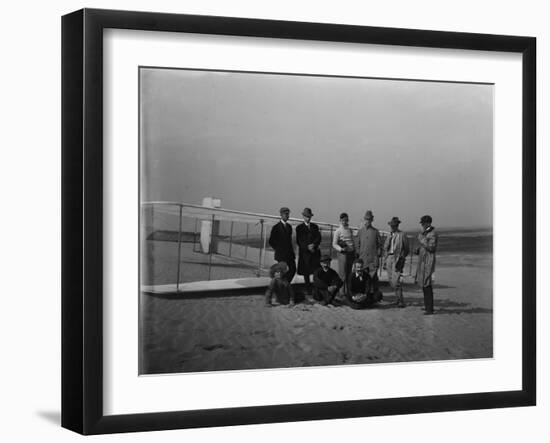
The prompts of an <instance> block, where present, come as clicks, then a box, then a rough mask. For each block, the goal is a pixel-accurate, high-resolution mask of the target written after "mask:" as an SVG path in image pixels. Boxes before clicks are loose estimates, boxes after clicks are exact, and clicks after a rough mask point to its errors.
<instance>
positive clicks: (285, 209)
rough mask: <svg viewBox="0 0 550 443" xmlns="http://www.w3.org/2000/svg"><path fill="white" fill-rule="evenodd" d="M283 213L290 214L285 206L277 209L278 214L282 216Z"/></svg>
mask: <svg viewBox="0 0 550 443" xmlns="http://www.w3.org/2000/svg"><path fill="white" fill-rule="evenodd" d="M283 212H290V209H288V208H287V207H286V206H283V207H282V208H281V209H279V214H282V213H283Z"/></svg>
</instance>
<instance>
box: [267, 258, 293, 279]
mask: <svg viewBox="0 0 550 443" xmlns="http://www.w3.org/2000/svg"><path fill="white" fill-rule="evenodd" d="M276 272H280V273H281V274H286V273H287V272H288V265H287V264H286V262H284V261H280V262H278V263H275V264H274V265H271V267H270V268H269V275H270V276H271V278H273V277H274V276H275V273H276Z"/></svg>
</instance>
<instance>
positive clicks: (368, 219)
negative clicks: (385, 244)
mask: <svg viewBox="0 0 550 443" xmlns="http://www.w3.org/2000/svg"><path fill="white" fill-rule="evenodd" d="M363 218H364V220H365V224H364V225H363V226H362V227H361V228H360V229H359V231H358V232H357V255H358V257H359V258H360V259H361V260H363V264H364V266H365V267H366V268H367V271H368V273H369V276H370V278H369V288H368V293H369V294H377V293H378V260H379V257H380V256H381V255H382V237H381V236H380V231H379V230H378V229H376V228H375V227H374V226H373V225H372V221H373V220H374V215H373V213H372V211H370V210H369V211H367V212H366V213H365V217H363Z"/></svg>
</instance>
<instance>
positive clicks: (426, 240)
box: [415, 215, 437, 315]
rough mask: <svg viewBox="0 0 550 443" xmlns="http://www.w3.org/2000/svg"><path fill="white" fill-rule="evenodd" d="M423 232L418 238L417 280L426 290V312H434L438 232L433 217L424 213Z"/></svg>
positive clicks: (421, 221) (423, 289)
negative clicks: (434, 276)
mask: <svg viewBox="0 0 550 443" xmlns="http://www.w3.org/2000/svg"><path fill="white" fill-rule="evenodd" d="M420 224H421V225H422V232H420V233H419V234H418V237H417V240H418V243H419V247H418V248H417V249H416V251H415V252H416V253H417V254H418V266H417V267H416V282H417V283H418V285H420V286H421V287H422V291H423V292H424V308H425V310H426V312H425V314H427V315H429V314H433V312H434V292H433V286H432V283H433V274H434V272H435V252H436V250H437V233H436V232H435V229H434V227H433V226H432V217H431V216H429V215H424V216H422V218H421V219H420Z"/></svg>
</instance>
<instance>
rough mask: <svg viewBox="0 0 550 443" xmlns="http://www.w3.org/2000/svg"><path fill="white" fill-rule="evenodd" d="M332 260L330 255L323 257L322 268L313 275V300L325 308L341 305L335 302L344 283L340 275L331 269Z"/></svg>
mask: <svg viewBox="0 0 550 443" xmlns="http://www.w3.org/2000/svg"><path fill="white" fill-rule="evenodd" d="M330 261H331V258H330V256H329V255H323V257H321V267H320V268H319V269H317V270H316V271H315V272H314V273H313V298H314V299H315V300H317V301H320V302H321V304H322V305H323V306H326V305H328V304H333V305H335V306H339V305H340V303H338V302H337V301H335V300H334V297H335V296H336V294H338V291H339V290H340V288H341V287H342V286H343V284H344V282H343V281H342V279H341V278H340V277H339V276H338V273H337V272H336V271H335V270H334V269H332V268H331V267H330Z"/></svg>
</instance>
